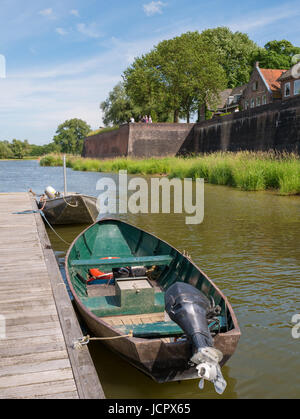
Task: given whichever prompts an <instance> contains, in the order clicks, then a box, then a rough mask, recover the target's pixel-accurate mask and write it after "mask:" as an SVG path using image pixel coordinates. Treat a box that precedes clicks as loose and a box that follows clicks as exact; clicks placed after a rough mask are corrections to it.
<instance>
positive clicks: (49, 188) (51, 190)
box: [45, 186, 57, 199]
mask: <svg viewBox="0 0 300 419" xmlns="http://www.w3.org/2000/svg"><path fill="white" fill-rule="evenodd" d="M45 194H46V195H47V197H48V198H49V199H54V198H55V197H56V196H57V192H56V190H55V189H54V188H52V186H47V188H46V189H45Z"/></svg>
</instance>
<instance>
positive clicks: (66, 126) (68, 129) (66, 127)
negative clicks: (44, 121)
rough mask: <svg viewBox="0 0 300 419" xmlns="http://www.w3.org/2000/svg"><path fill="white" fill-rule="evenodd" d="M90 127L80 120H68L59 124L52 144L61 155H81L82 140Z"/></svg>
mask: <svg viewBox="0 0 300 419" xmlns="http://www.w3.org/2000/svg"><path fill="white" fill-rule="evenodd" d="M90 131H91V127H90V126H89V125H88V124H87V123H86V122H85V121H82V120H81V119H76V118H74V119H70V120H68V121H65V122H64V123H63V124H60V125H59V126H58V128H57V130H56V135H55V136H54V138H53V141H54V143H55V144H56V145H57V146H59V147H60V150H61V151H62V152H63V153H70V154H81V152H82V148H83V143H84V139H85V138H86V136H87V134H88V133H89V132H90Z"/></svg>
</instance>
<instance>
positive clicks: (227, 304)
mask: <svg viewBox="0 0 300 419" xmlns="http://www.w3.org/2000/svg"><path fill="white" fill-rule="evenodd" d="M104 221H117V222H120V223H124V224H127V225H129V226H131V227H134V228H137V229H139V230H140V231H142V232H144V233H146V234H150V235H152V236H153V237H155V238H156V239H157V240H160V241H161V242H163V243H165V244H166V245H168V246H170V247H171V248H172V249H174V250H176V252H178V253H179V254H180V255H181V256H183V257H184V258H185V259H187V260H188V261H189V262H190V263H191V264H192V265H193V266H194V267H195V268H196V269H197V270H198V271H199V272H200V273H201V274H202V275H203V276H204V277H205V279H207V281H208V282H209V283H210V284H211V285H212V286H213V287H214V289H215V290H216V291H217V292H218V293H219V294H220V296H221V297H222V299H223V300H224V302H225V307H227V308H228V310H229V312H230V315H231V319H232V323H233V328H232V329H231V330H229V331H227V332H225V333H224V332H223V333H218V335H217V336H220V337H222V336H226V337H227V336H228V337H229V336H238V337H240V336H241V330H240V327H239V325H238V321H237V317H236V315H235V313H234V311H233V308H232V306H231V304H230V302H229V301H228V299H227V297H226V296H225V295H224V294H223V292H222V291H221V290H220V289H219V288H218V286H217V285H216V284H215V283H214V282H213V281H212V280H211V279H210V278H209V277H208V276H207V275H206V273H205V272H203V271H202V270H201V269H200V268H199V266H197V265H196V264H195V263H194V262H193V261H192V260H191V259H189V258H187V257H186V256H185V255H183V254H182V252H180V251H179V250H178V249H176V248H175V247H174V246H172V245H170V244H169V243H168V242H166V241H165V240H162V239H160V238H159V237H157V236H156V235H155V234H152V233H149V232H147V231H145V230H143V229H141V228H139V227H136V226H134V225H133V224H131V223H128V222H126V221H123V220H120V219H118V218H111V217H107V218H102V219H101V220H98V221H96V222H95V223H93V224H92V225H90V226H89V227H87V228H86V229H84V230H83V231H82V232H81V233H80V234H79V235H78V236H77V237H76V238H75V239H74V240H73V242H72V243H71V245H70V247H69V249H68V252H67V254H66V256H65V272H66V278H67V282H68V285H69V287H70V291H71V293H72V295H73V297H74V299H75V301H76V304H78V305H79V306H80V309H81V310H82V311H83V312H84V313H85V314H86V315H87V316H88V317H90V318H91V319H93V320H94V321H96V322H97V323H99V324H102V325H103V326H105V327H107V328H109V329H110V330H113V331H114V332H115V333H116V335H117V336H121V335H122V333H121V332H120V330H118V329H117V328H116V327H114V326H112V325H110V324H109V323H107V322H105V320H104V318H102V317H98V316H96V315H95V314H94V313H92V311H91V310H89V309H88V308H87V307H86V306H85V305H84V304H83V303H82V301H81V299H80V298H79V297H78V295H77V293H76V292H75V289H74V287H73V284H72V281H71V279H70V276H69V268H68V259H69V256H70V253H71V250H72V248H73V246H74V244H75V243H76V241H77V240H78V239H79V238H80V237H81V236H83V235H84V234H85V233H86V232H87V230H89V229H90V228H93V227H94V226H95V225H96V224H100V223H101V222H104ZM125 339H128V340H129V341H131V342H133V343H134V342H145V341H148V340H149V339H147V338H137V337H125ZM162 339H163V337H161V338H154V339H151V341H152V342H159V341H162ZM183 343H184V342H183Z"/></svg>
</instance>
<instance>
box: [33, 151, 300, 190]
mask: <svg viewBox="0 0 300 419" xmlns="http://www.w3.org/2000/svg"><path fill="white" fill-rule="evenodd" d="M40 164H41V165H42V166H61V165H62V156H61V155H58V154H56V155H55V154H50V155H47V156H45V157H43V158H41V160H40ZM67 166H68V167H70V168H72V169H73V170H80V171H91V172H106V173H109V172H118V171H119V170H127V172H128V174H141V175H167V176H169V177H170V178H174V177H176V178H180V179H184V178H192V179H195V178H204V179H205V180H206V181H207V182H208V183H212V184H217V185H227V186H231V187H235V188H239V189H241V190H245V191H263V190H275V191H277V193H279V194H281V195H298V194H300V159H299V156H297V155H294V154H288V153H281V154H278V153H274V152H268V153H263V152H246V151H244V152H238V153H229V152H226V153H222V152H217V153H212V154H205V155H201V156H193V157H188V158H182V157H164V158H150V159H131V158H116V159H111V160H96V159H88V158H82V157H80V156H68V157H67Z"/></svg>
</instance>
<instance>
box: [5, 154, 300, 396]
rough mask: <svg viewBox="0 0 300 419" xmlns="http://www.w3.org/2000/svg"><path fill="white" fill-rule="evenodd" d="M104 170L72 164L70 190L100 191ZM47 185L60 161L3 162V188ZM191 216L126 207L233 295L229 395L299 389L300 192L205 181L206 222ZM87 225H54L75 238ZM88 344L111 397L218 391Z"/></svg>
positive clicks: (296, 392) (58, 176)
mask: <svg viewBox="0 0 300 419" xmlns="http://www.w3.org/2000/svg"><path fill="white" fill-rule="evenodd" d="M103 176H106V177H107V176H108V175H107V174H105V175H104V174H100V173H92V172H73V171H72V170H70V169H68V170H67V177H68V190H72V191H76V192H81V193H86V194H89V195H95V196H97V190H96V183H97V181H98V180H99V178H100V177H103ZM112 176H115V175H112ZM49 184H50V185H52V186H53V187H54V188H55V189H57V190H63V176H62V168H56V167H54V168H52V167H40V166H39V164H38V162H36V161H20V162H18V161H12V162H4V161H0V192H15V191H27V190H28V189H29V188H32V189H33V190H34V191H35V192H38V193H42V192H43V190H44V188H45V187H46V186H48V185H49ZM24 209H27V208H24ZM184 217H185V215H181V214H156V215H141V214H139V215H133V214H129V215H123V216H122V218H123V219H125V220H128V221H129V222H131V223H133V224H135V225H137V226H138V227H141V228H143V229H145V230H146V231H149V232H151V233H154V234H155V235H157V236H159V237H160V238H162V239H164V240H166V241H167V242H169V243H170V244H171V245H173V246H174V247H176V248H177V249H179V250H182V251H183V250H186V251H188V253H189V254H190V255H191V256H192V259H193V260H194V262H195V263H196V264H197V265H198V266H199V267H201V269H202V270H204V271H205V272H206V274H207V275H208V276H209V277H210V278H211V279H212V280H213V281H214V282H215V283H216V284H217V285H218V287H219V288H220V289H221V290H222V291H223V292H224V294H225V295H226V296H227V297H228V299H229V300H230V302H231V304H232V306H233V309H234V311H235V313H236V315H237V318H238V322H239V325H240V328H241V332H242V336H241V339H240V342H239V345H238V348H237V351H236V352H235V354H234V355H233V357H232V358H231V359H230V360H229V362H228V363H227V365H226V366H225V367H224V368H223V374H224V377H225V379H226V380H227V383H228V387H227V389H226V391H225V393H224V394H223V396H221V397H222V398H299V397H300V374H299V372H300V338H299V339H296V338H293V335H292V327H293V326H295V325H294V324H293V323H292V317H293V316H294V315H295V314H298V313H299V314H300V197H299V196H294V197H281V196H278V195H276V194H273V193H270V192H243V191H239V190H236V189H232V188H228V187H222V186H213V185H207V184H205V216H204V221H203V223H201V224H199V225H186V224H185V221H184ZM85 227H86V226H69V227H56V230H57V232H58V233H59V234H60V235H61V236H63V238H64V239H65V240H66V241H68V242H71V241H72V240H73V239H74V238H75V237H76V236H77V235H78V234H79V233H80V232H81V231H82V229H83V228H85ZM49 236H50V239H51V242H52V245H53V248H54V250H55V252H56V255H57V257H58V259H59V262H60V266H61V269H62V271H63V261H64V256H65V253H66V251H67V247H68V246H67V245H65V244H64V243H63V242H61V241H60V240H59V239H58V238H57V237H56V236H55V235H54V233H52V232H51V230H50V231H49ZM299 330H300V328H299V329H298V331H299ZM296 331H297V330H296ZM90 350H91V354H92V357H93V359H94V362H95V365H96V368H97V371H98V373H99V376H100V379H101V383H102V385H103V388H104V392H105V394H106V397H107V398H119V399H123V398H152V399H156V398H176V399H181V398H184V399H193V398H199V399H200V398H215V397H218V398H219V397H220V396H217V395H216V393H215V392H214V389H213V386H212V385H211V384H210V383H205V388H204V390H203V391H200V390H199V388H198V380H190V381H182V382H180V383H177V382H175V383H167V384H157V383H155V382H153V381H152V380H151V379H150V378H148V377H146V376H144V375H143V374H142V373H141V372H139V371H138V370H136V369H135V368H133V367H131V366H130V365H128V364H127V363H126V362H124V361H123V360H121V359H120V358H119V357H118V356H117V355H115V354H113V353H111V352H110V351H109V350H107V349H106V347H105V346H104V345H103V344H102V343H99V342H97V343H93V344H91V346H90Z"/></svg>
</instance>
